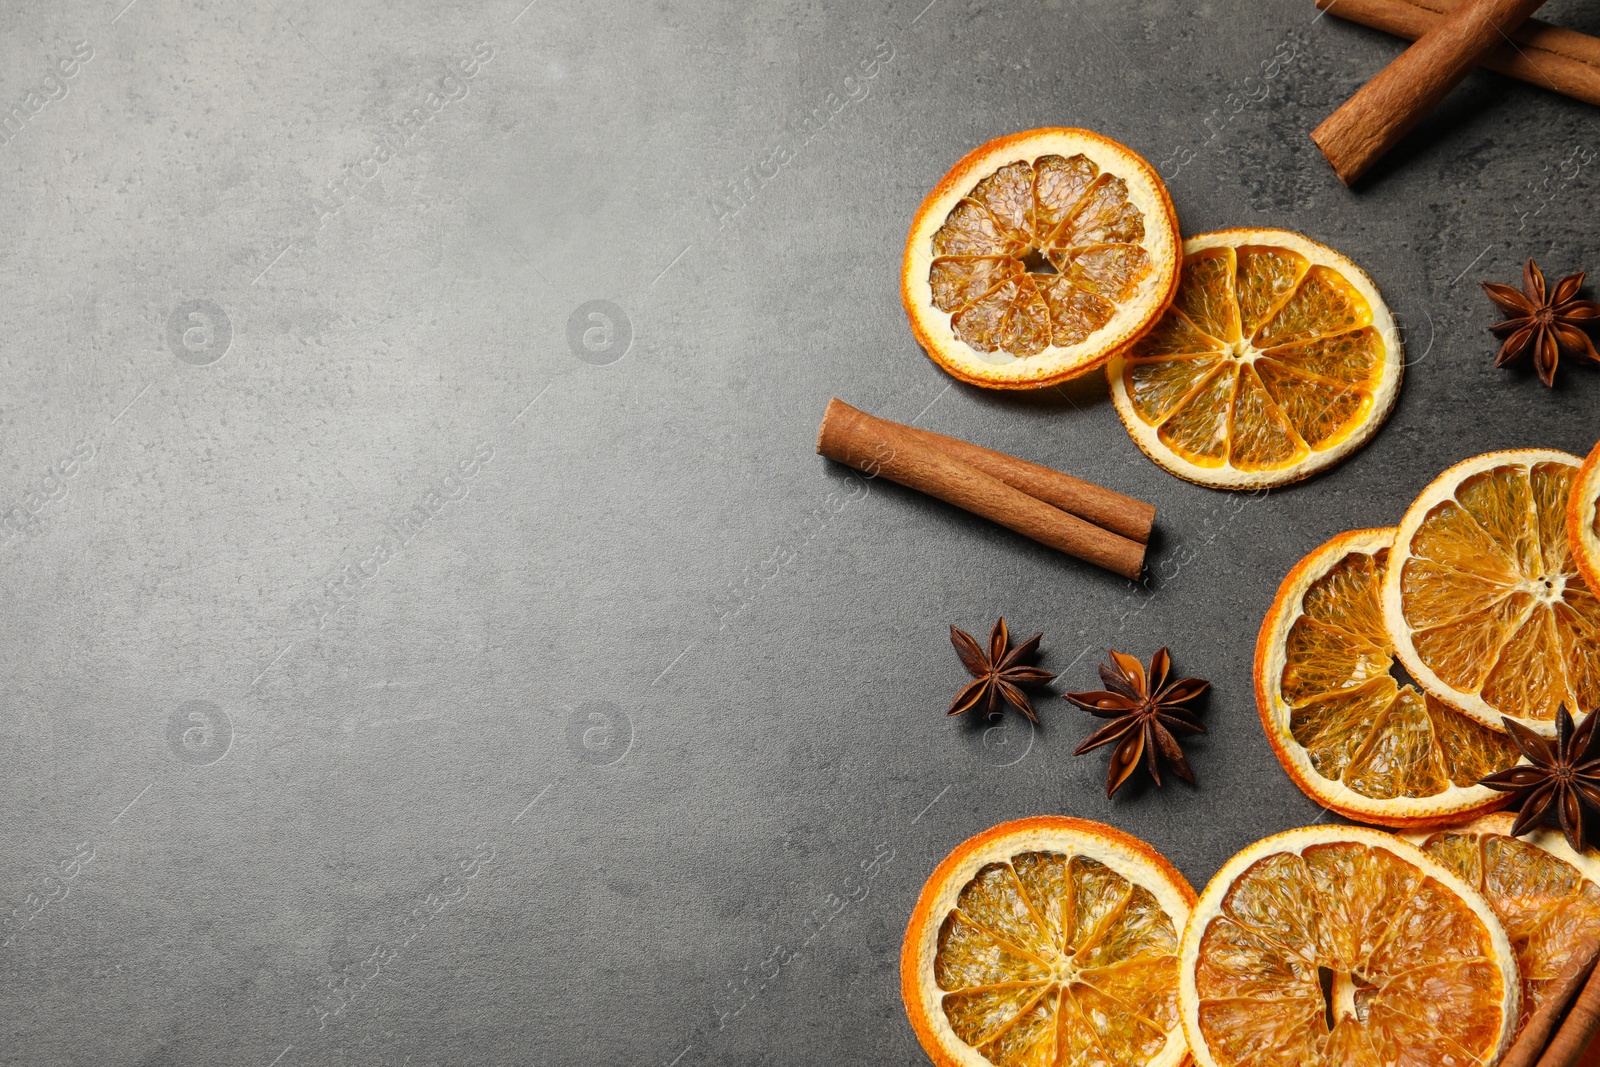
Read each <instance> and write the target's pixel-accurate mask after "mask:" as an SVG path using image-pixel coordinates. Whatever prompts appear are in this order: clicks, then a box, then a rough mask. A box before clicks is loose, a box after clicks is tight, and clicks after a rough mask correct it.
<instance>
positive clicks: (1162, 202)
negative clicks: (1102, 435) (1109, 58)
mask: <svg viewBox="0 0 1600 1067" xmlns="http://www.w3.org/2000/svg"><path fill="white" fill-rule="evenodd" d="M1179 241H1180V238H1179V236H1178V215H1177V212H1176V211H1175V210H1174V209H1173V207H1172V199H1171V198H1170V197H1169V196H1168V195H1167V190H1166V186H1164V185H1163V184H1162V183H1161V178H1160V176H1159V175H1157V174H1156V172H1155V168H1153V167H1151V166H1150V164H1149V163H1147V162H1146V161H1145V160H1144V158H1143V157H1141V156H1140V155H1138V153H1136V152H1134V151H1133V150H1132V149H1130V148H1127V147H1125V146H1123V145H1120V144H1118V143H1117V142H1115V141H1113V140H1111V139H1109V138H1106V137H1102V136H1100V135H1099V134H1097V133H1093V132H1091V131H1089V130H1073V129H1062V128H1048V129H1041V130H1029V131H1027V132H1025V133H1017V134H1012V135H1011V136H1009V137H1001V138H998V139H996V140H993V141H990V142H989V143H988V144H985V145H982V146H980V147H978V148H976V149H974V150H973V151H971V152H969V153H967V155H966V156H965V157H963V158H962V159H961V161H960V162H959V163H957V164H956V165H955V166H954V167H952V168H951V169H950V173H948V174H946V175H945V176H944V178H943V179H942V180H941V181H940V182H939V184H938V185H936V186H935V187H934V189H933V192H931V193H929V194H928V196H927V199H925V200H923V202H922V206H921V207H920V208H918V209H917V214H916V218H914V219H913V220H912V223H911V234H910V236H909V237H908V238H907V239H906V253H905V259H904V261H903V265H902V267H901V274H900V298H901V300H902V301H903V302H904V304H905V307H906V314H907V315H908V316H909V317H910V319H911V332H912V333H913V334H915V335H916V338H917V342H918V343H919V344H921V345H922V347H923V349H925V350H926V351H927V353H928V355H929V357H931V358H932V359H933V361H934V362H935V363H937V364H939V365H940V366H941V367H943V368H944V369H945V370H947V371H949V372H950V373H951V374H953V375H955V376H956V377H957V378H960V379H961V380H962V381H964V382H970V383H971V384H973V385H982V386H986V387H988V388H991V389H1033V388H1037V387H1039V386H1045V385H1052V384H1054V383H1056V382H1059V381H1063V380H1065V379H1067V378H1071V377H1073V376H1074V375H1078V374H1082V373H1084V372H1085V371H1088V370H1091V369H1093V368H1095V367H1098V366H1100V365H1101V364H1102V363H1104V362H1105V360H1106V357H1107V356H1108V355H1109V354H1110V353H1111V352H1112V351H1113V350H1114V349H1116V348H1117V347H1118V346H1120V345H1124V344H1127V343H1128V342H1129V341H1131V340H1133V339H1134V338H1135V337H1137V336H1139V335H1140V334H1141V333H1143V332H1144V331H1145V330H1146V329H1148V328H1149V326H1150V324H1151V323H1152V322H1154V321H1155V319H1156V316H1157V315H1159V314H1161V311H1162V309H1164V308H1165V307H1166V306H1167V303H1168V302H1169V301H1170V300H1171V299H1172V291H1173V286H1174V285H1175V284H1176V282H1177V277H1178V244H1179Z"/></svg>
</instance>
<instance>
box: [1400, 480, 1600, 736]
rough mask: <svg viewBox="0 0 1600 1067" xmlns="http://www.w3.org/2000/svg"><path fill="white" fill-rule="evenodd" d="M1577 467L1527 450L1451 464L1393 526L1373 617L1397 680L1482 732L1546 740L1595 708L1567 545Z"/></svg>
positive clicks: (1583, 612)
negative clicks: (1565, 719) (1516, 725)
mask: <svg viewBox="0 0 1600 1067" xmlns="http://www.w3.org/2000/svg"><path fill="white" fill-rule="evenodd" d="M1577 468H1578V461H1577V460H1576V459H1575V458H1574V457H1571V456H1568V455H1566V454H1565V453H1561V452H1551V451H1548V450H1539V449H1526V450H1522V451H1514V452H1499V453H1490V454H1489V455H1486V456H1479V457H1477V458H1475V459H1471V460H1467V461H1465V462H1463V463H1459V464H1457V465H1456V466H1454V467H1452V468H1451V469H1450V470H1448V471H1446V472H1445V473H1444V474H1442V475H1440V476H1439V477H1438V478H1437V479H1435V480H1434V482H1433V483H1432V484H1431V485H1429V486H1428V488H1427V489H1425V490H1424V491H1423V493H1422V495H1421V496H1419V497H1418V498H1417V500H1416V502H1415V503H1413V504H1412V506H1411V508H1410V509H1409V510H1408V511H1407V513H1406V516H1405V518H1404V520H1402V522H1401V526H1400V532H1399V534H1398V535H1397V539H1396V541H1395V546H1396V547H1395V558H1394V561H1393V562H1392V563H1391V565H1390V567H1389V570H1388V574H1387V576H1386V579H1385V584H1384V591H1383V601H1384V618H1385V622H1386V624H1387V626H1388V628H1389V630H1390V631H1391V632H1392V633H1393V634H1394V635H1395V648H1396V652H1397V655H1398V657H1399V658H1400V660H1401V661H1402V662H1403V663H1404V664H1405V666H1406V669H1407V670H1409V671H1410V672H1411V673H1412V675H1413V676H1414V677H1415V678H1416V679H1417V681H1418V682H1420V683H1421V684H1422V685H1423V686H1424V687H1425V688H1426V689H1427V690H1428V691H1429V692H1430V693H1432V694H1433V695H1435V696H1437V697H1438V698H1440V699H1441V700H1445V701H1448V702H1449V703H1450V704H1452V705H1454V706H1458V707H1460V708H1461V709H1462V710H1463V711H1465V712H1466V713H1467V714H1469V715H1471V716H1472V717H1474V718H1475V719H1477V720H1478V721H1480V722H1482V723H1483V724H1485V725H1487V726H1490V727H1498V726H1499V725H1500V718H1501V716H1506V717H1508V718H1512V719H1515V720H1517V721H1519V722H1521V723H1523V724H1524V725H1526V726H1528V727H1529V728H1531V729H1535V730H1538V731H1539V732H1541V733H1544V734H1546V735H1549V734H1552V733H1553V732H1554V721H1555V716H1556V710H1557V708H1559V707H1561V706H1562V705H1565V706H1566V707H1568V708H1569V709H1576V710H1577V711H1578V712H1579V713H1582V712H1584V711H1586V710H1588V709H1591V708H1593V707H1595V706H1596V698H1600V684H1597V683H1600V627H1596V626H1594V625H1593V623H1592V621H1591V619H1592V618H1593V617H1594V609H1595V607H1596V606H1597V605H1596V603H1595V600H1594V597H1593V595H1592V594H1591V593H1590V592H1589V590H1588V588H1587V587H1586V586H1585V585H1584V582H1583V579H1582V577H1581V575H1580V574H1579V569H1578V564H1577V561H1576V559H1575V557H1574V554H1573V553H1572V551H1571V547H1570V541H1569V536H1568V534H1569V529H1568V527H1569V525H1570V524H1569V515H1568V512H1569V506H1570V498H1571V494H1572V487H1573V485H1574V484H1575V483H1576V481H1577V478H1576V475H1577Z"/></svg>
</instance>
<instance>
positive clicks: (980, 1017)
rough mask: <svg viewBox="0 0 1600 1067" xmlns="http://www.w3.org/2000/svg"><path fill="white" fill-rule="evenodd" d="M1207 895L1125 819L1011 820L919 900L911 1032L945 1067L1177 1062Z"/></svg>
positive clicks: (905, 956)
mask: <svg viewBox="0 0 1600 1067" xmlns="http://www.w3.org/2000/svg"><path fill="white" fill-rule="evenodd" d="M1193 903H1194V890H1193V889H1191V888H1190V887H1189V883H1188V882H1186V881H1185V880H1184V878H1183V875H1181V874H1179V873H1178V872H1177V870H1176V869H1174V868H1173V866H1172V865H1171V864H1170V863H1168V862H1167V861H1166V860H1165V859H1164V858H1162V856H1161V855H1160V854H1159V853H1158V852H1156V851H1155V850H1154V849H1153V848H1151V847H1150V846H1149V845H1147V844H1145V843H1144V842H1143V841H1140V840H1138V839H1137V838H1134V837H1130V836H1129V835H1127V834H1125V833H1123V832H1122V831H1120V830H1117V829H1114V828H1113V827H1110V826H1105V825H1103V824H1101V823H1097V822H1089V821H1087V820H1085V819H1073V818H1068V817H1066V816H1055V815H1045V816H1039V817H1037V818H1032V819H1019V820H1017V821H1015V822H1007V823H1001V824H1000V825H999V826H996V827H994V828H992V829H990V830H986V831H984V832H983V833H981V834H978V835H977V836H976V837H973V838H970V839H969V840H967V841H965V842H963V843H962V844H960V845H958V846H957V847H956V849H955V851H953V852H951V853H950V855H948V856H946V857H945V858H944V860H943V862H941V863H940V864H939V866H938V867H937V868H935V869H934V872H933V874H932V875H930V876H929V878H928V881H927V884H926V885H924V886H923V887H922V895H921V896H919V897H918V898H917V904H916V907H915V909H913V911H912V913H911V922H910V924H909V925H908V926H907V927H906V939H905V945H904V947H903V948H902V950H901V953H900V993H901V996H902V997H903V998H904V1000H905V1005H906V1014H907V1015H908V1016H909V1017H910V1019H911V1027H912V1029H913V1030H915V1031H916V1033H917V1038H918V1040H920V1041H921V1042H922V1047H923V1049H924V1050H926V1051H927V1053H928V1056H929V1058H930V1059H932V1060H933V1062H934V1063H935V1064H936V1065H938V1067H952V1065H957V1064H959V1065H962V1067H987V1065H991V1064H993V1065H997V1067H1051V1065H1053V1064H1059V1065H1061V1067H1069V1065H1070V1067H1077V1065H1080V1064H1081V1065H1084V1067H1087V1065H1089V1064H1095V1065H1097V1067H1134V1065H1138V1067H1147V1065H1148V1067H1171V1065H1175V1064H1177V1063H1179V1062H1181V1061H1182V1060H1183V1057H1184V1054H1185V1051H1186V1050H1185V1046H1184V1038H1183V1031H1182V1027H1181V1026H1180V1025H1179V1022H1178V954H1177V953H1178V937H1179V935H1180V934H1181V932H1182V930H1183V924H1184V921H1185V920H1186V919H1187V918H1188V917H1189V907H1190V905H1192V904H1193Z"/></svg>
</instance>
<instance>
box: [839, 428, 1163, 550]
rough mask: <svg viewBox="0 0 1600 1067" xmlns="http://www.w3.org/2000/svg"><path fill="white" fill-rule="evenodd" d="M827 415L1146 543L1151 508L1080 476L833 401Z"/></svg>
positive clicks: (1153, 517)
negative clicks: (892, 432) (917, 444)
mask: <svg viewBox="0 0 1600 1067" xmlns="http://www.w3.org/2000/svg"><path fill="white" fill-rule="evenodd" d="M828 411H830V412H837V413H838V414H841V415H842V414H844V413H847V412H848V413H853V415H855V416H858V417H860V418H862V419H865V420H867V421H868V423H869V424H871V425H883V426H893V427H895V428H896V429H898V430H900V431H901V432H902V433H906V434H909V435H911V436H912V437H914V438H916V439H917V440H919V441H921V442H923V443H924V444H927V445H931V446H932V447H934V448H937V449H938V450H939V451H941V452H943V453H944V454H945V455H947V456H950V457H951V458H953V459H958V460H960V461H961V462H963V463H965V464H967V466H969V467H976V468H977V469H978V470H980V471H982V472H983V473H985V474H987V475H989V477H991V478H998V479H1000V480H1001V481H1002V482H1005V483H1006V484H1007V485H1009V486H1011V488H1013V489H1020V490H1022V491H1023V492H1024V493H1027V494H1028V495H1029V496H1031V497H1035V498H1037V499H1039V500H1042V501H1044V502H1045V503H1046V504H1050V505H1052V506H1054V507H1058V508H1060V509H1061V510H1062V511H1068V512H1071V513H1072V514H1074V515H1076V516H1078V518H1080V519H1086V520H1087V521H1089V522H1092V523H1094V524H1095V525H1096V526H1099V527H1101V528H1103V529H1106V530H1110V531H1111V532H1112V533H1115V534H1121V535H1122V536H1123V537H1126V538H1129V539H1130V540H1133V541H1137V542H1139V543H1140V544H1146V543H1148V542H1149V540H1150V528H1151V526H1153V525H1154V524H1155V520H1156V509H1155V505H1153V504H1146V503H1145V502H1144V501H1143V500H1138V499H1135V498H1134V497H1131V496H1125V495H1123V494H1122V493H1118V492H1116V491H1115V490H1112V489H1107V488H1105V487H1104V486H1101V485H1095V484H1094V483H1093V482H1086V481H1084V480H1083V479H1081V478H1074V477H1073V476H1072V475H1070V474H1064V473H1062V472H1061V471H1058V470H1054V469H1052V468H1050V467H1042V466H1040V465H1039V464H1037V463H1029V462H1028V461H1027V460H1025V459H1018V458H1017V457H1016V456H1009V455H1007V454H1006V453H1004V452H996V451H995V450H994V449H992V448H984V447H983V446H982V445H975V444H973V443H972V442H970V441H963V440H961V438H959V437H947V436H945V435H944V434H942V433H934V432H933V431H932V430H924V429H920V428H919V427H916V426H907V425H905V424H904V423H900V422H890V421H889V420H888V419H880V418H878V417H876V416H874V415H868V414H867V413H866V412H864V411H861V410H858V409H857V408H853V407H851V406H850V405H849V404H846V403H845V402H844V401H843V400H839V399H837V398H835V399H833V400H831V401H829V403H828ZM823 418H824V421H826V419H827V416H826V415H824V416H823Z"/></svg>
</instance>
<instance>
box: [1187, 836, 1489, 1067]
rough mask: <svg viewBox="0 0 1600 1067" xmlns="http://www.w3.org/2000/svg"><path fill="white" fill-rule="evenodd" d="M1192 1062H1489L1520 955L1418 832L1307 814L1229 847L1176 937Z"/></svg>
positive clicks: (1247, 1066) (1238, 1066)
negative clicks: (1396, 834)
mask: <svg viewBox="0 0 1600 1067" xmlns="http://www.w3.org/2000/svg"><path fill="white" fill-rule="evenodd" d="M1182 961H1183V963H1182V966H1183V972H1182V975H1181V978H1180V983H1181V984H1180V987H1179V988H1180V1000H1181V1008H1182V1012H1183V1023H1184V1030H1185V1032H1186V1033H1187V1034H1188V1037H1189V1042H1190V1046H1191V1048H1192V1050H1193V1053H1194V1056H1195V1059H1196V1061H1197V1063H1199V1064H1200V1065H1201V1067H1265V1065H1268V1064H1279V1063H1283V1064H1289V1063H1293V1064H1297V1065H1306V1067H1349V1065H1351V1064H1361V1063H1367V1064H1373V1065H1374V1067H1376V1065H1379V1064H1397V1063H1408V1064H1412V1063H1414V1064H1419V1065H1420V1064H1425V1063H1427V1064H1437V1063H1460V1064H1480V1065H1481V1064H1486V1063H1491V1062H1493V1061H1494V1060H1495V1059H1496V1058H1497V1057H1498V1056H1499V1055H1500V1053H1501V1052H1503V1051H1504V1049H1505V1047H1506V1045H1507V1043H1508V1042H1509V1040H1510V1035H1511V1030H1512V1026H1513V1024H1514V1023H1515V1020H1516V1013H1517V1008H1518V1002H1519V987H1518V977H1517V964H1516V959H1515V957H1514V955H1513V953H1512V949H1511V945H1510V943H1509V941H1508V940H1507V937H1506V934H1505V932H1504V930H1502V929H1501V927H1500V925H1499V923H1498V921H1497V920H1496V918H1495V916H1494V913H1493V911H1492V910H1491V909H1490V907H1489V905H1488V904H1487V903H1486V902H1485V901H1484V899H1483V897H1482V896H1480V895H1479V894H1478V893H1476V892H1475V891H1474V890H1473V889H1472V888H1471V887H1469V886H1468V885H1467V884H1466V883H1465V882H1463V881H1462V880H1461V879H1460V878H1458V877H1457V876H1456V875H1455V874H1453V873H1452V872H1451V871H1450V870H1449V869H1448V868H1446V867H1444V866H1441V865H1439V864H1437V863H1435V862H1434V861H1433V860H1430V859H1429V858H1428V857H1427V855H1426V854H1424V853H1423V852H1422V851H1420V850H1418V849H1417V848H1416V847H1415V846H1412V845H1409V844H1406V843H1405V842H1402V841H1398V840H1396V839H1395V838H1393V837H1390V836H1389V835H1387V834H1382V833H1379V832H1377V831H1373V830H1363V829H1359V828H1356V827H1317V826H1312V827H1306V828H1305V829H1302V830H1291V831H1289V832H1288V833H1285V834H1279V835H1277V836H1276V837H1272V838H1268V839H1266V840H1265V841H1260V842H1257V843H1256V844H1255V845H1252V846H1251V847H1250V848H1247V849H1245V850H1244V851H1243V852H1241V853H1240V854H1239V855H1237V856H1235V857H1234V858H1233V859H1232V860H1230V861H1229V862H1228V863H1227V864H1226V865H1225V866H1224V867H1223V869H1222V870H1221V871H1220V872H1219V873H1218V874H1217V876H1216V877H1215V878H1213V879H1212V881H1211V884H1210V885H1208V886H1207V887H1206V890H1205V892H1204V893H1203V894H1202V895H1201V898H1200V902H1199V903H1198V904H1197V905H1196V907H1195V912H1194V915H1193V917H1192V918H1191V920H1190V922H1189V925H1188V928H1187V931H1186V933H1185V936H1184V939H1183V945H1182Z"/></svg>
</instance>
